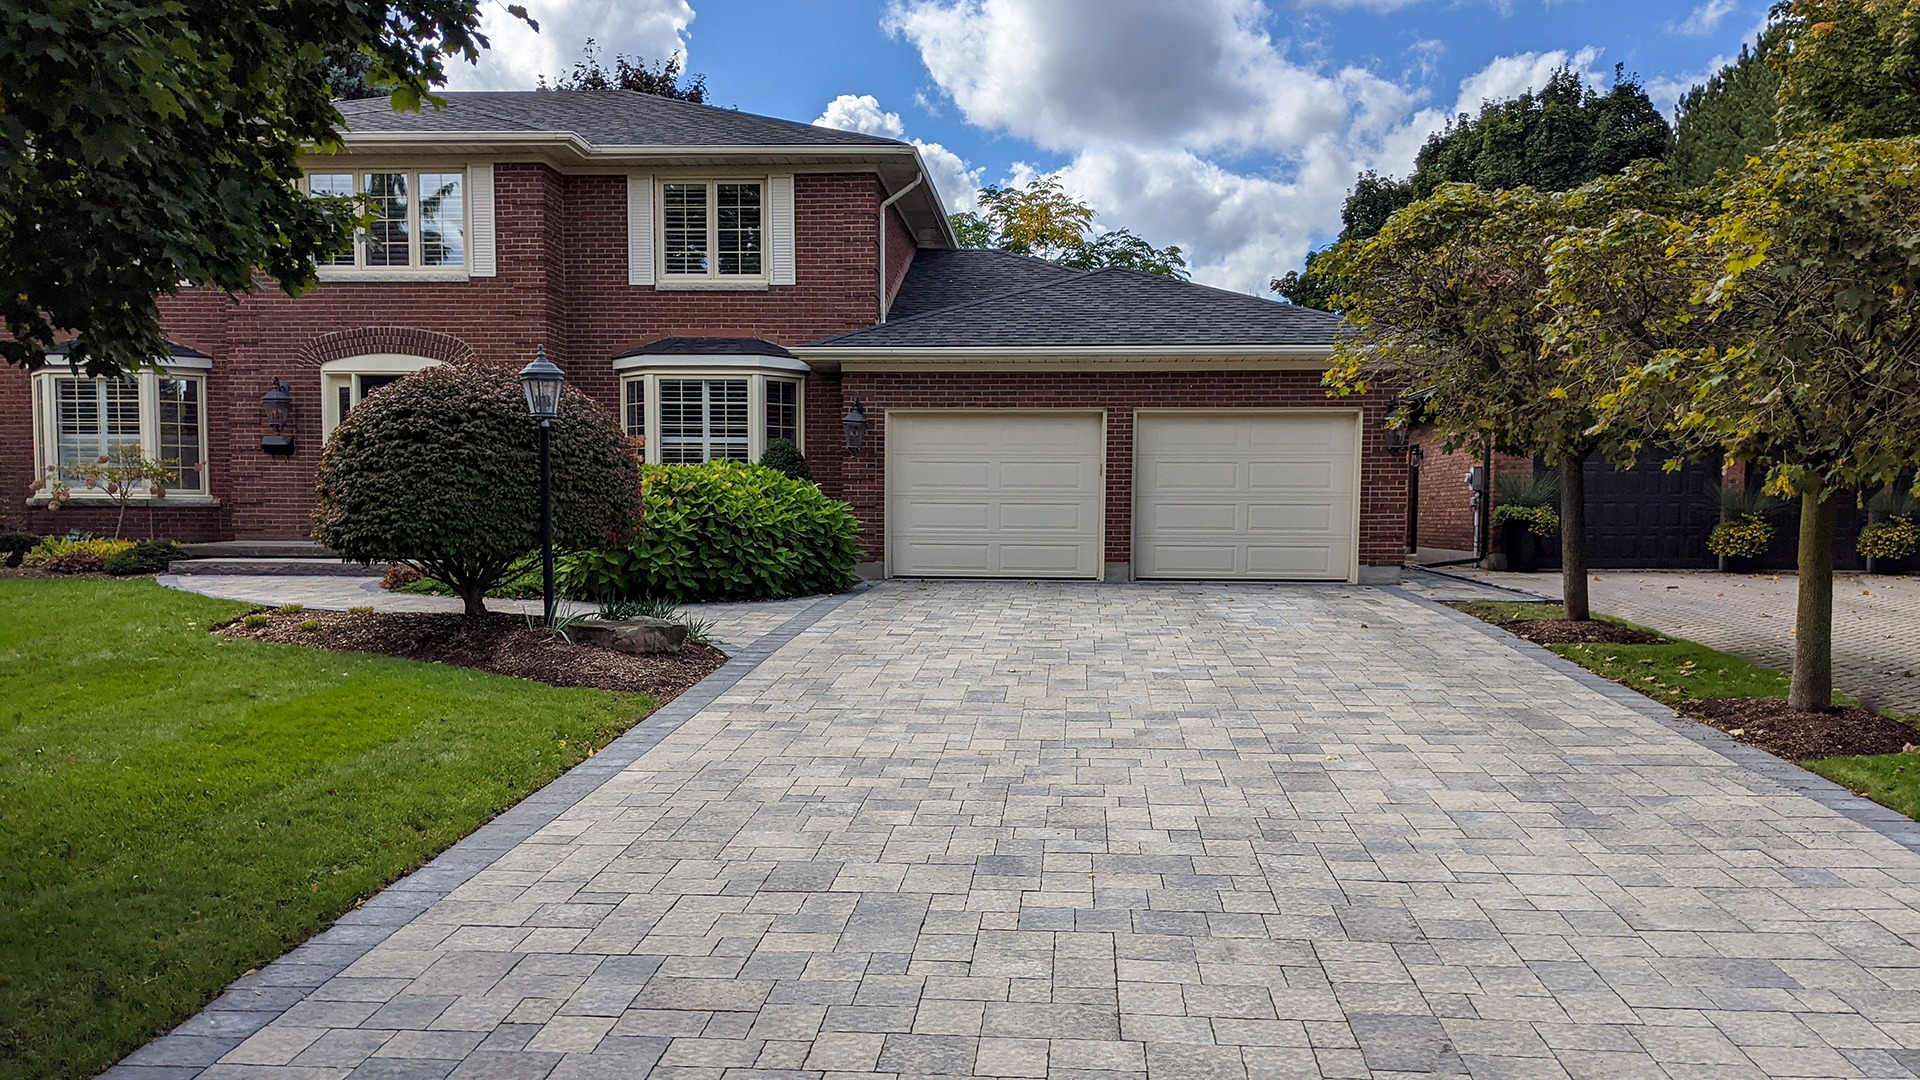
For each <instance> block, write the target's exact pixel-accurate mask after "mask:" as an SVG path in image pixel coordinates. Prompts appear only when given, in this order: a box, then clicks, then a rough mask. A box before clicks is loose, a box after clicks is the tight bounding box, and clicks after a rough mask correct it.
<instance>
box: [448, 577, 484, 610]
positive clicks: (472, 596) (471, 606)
mask: <svg viewBox="0 0 1920 1080" xmlns="http://www.w3.org/2000/svg"><path fill="white" fill-rule="evenodd" d="M454 591H455V592H458V593H459V594H460V600H461V602H462V603H464V604H465V605H466V606H467V610H466V612H465V614H466V615H467V617H468V618H474V617H477V616H480V615H485V614H486V613H487V587H486V586H485V585H465V584H463V585H456V586H454Z"/></svg>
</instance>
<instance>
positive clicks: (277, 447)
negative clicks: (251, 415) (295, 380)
mask: <svg viewBox="0 0 1920 1080" xmlns="http://www.w3.org/2000/svg"><path fill="white" fill-rule="evenodd" d="M260 422H261V423H262V424H265V425H266V426H267V427H269V428H272V429H273V434H271V435H262V436H261V437H260V449H262V450H265V451H266V452H267V453H269V454H276V455H285V454H291V453H293V432H292V428H293V391H292V389H291V388H289V387H288V386H287V384H286V382H285V381H284V380H281V379H275V380H273V385H272V386H271V387H269V388H268V390H267V392H266V393H264V394H262V395H260Z"/></svg>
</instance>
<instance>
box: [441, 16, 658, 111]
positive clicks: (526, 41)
mask: <svg viewBox="0 0 1920 1080" xmlns="http://www.w3.org/2000/svg"><path fill="white" fill-rule="evenodd" d="M526 8H527V13H528V14H529V15H531V16H533V19H534V21H535V22H538V23H539V24H540V30H539V32H538V33H535V32H534V31H533V29H532V28H530V27H529V26H527V24H526V23H524V22H521V21H520V20H519V19H516V18H514V17H513V16H511V15H509V14H507V11H506V5H505V4H503V3H502V4H494V3H489V4H482V5H481V6H480V10H481V12H482V15H481V30H482V32H484V33H485V34H486V35H487V37H488V38H490V39H491V41H492V46H491V47H490V48H488V49H487V50H486V51H485V52H483V53H481V54H480V62H479V63H478V64H474V65H467V64H455V65H452V66H451V68H450V69H449V76H450V77H449V79H448V80H447V89H449V90H531V89H533V86H534V82H535V80H536V79H538V78H539V77H540V76H542V75H545V76H546V77H547V78H548V80H549V81H551V80H552V79H553V77H554V76H557V75H559V74H561V73H562V72H564V71H567V70H568V69H570V68H572V67H573V64H574V61H576V60H578V59H580V50H581V48H582V47H583V46H584V45H585V44H586V42H587V39H588V38H592V39H594V41H595V42H597V43H598V44H599V46H600V55H601V58H602V61H603V62H605V61H607V60H610V59H611V58H612V57H613V56H614V55H615V54H617V53H628V54H634V55H638V56H642V57H645V58H646V59H647V60H650V61H655V62H657V61H661V60H664V59H666V58H667V57H669V56H672V55H673V54H674V53H676V52H677V53H680V54H681V55H683V56H684V55H685V54H686V52H687V27H688V26H689V25H690V24H691V23H692V22H693V18H694V15H693V7H692V5H691V4H689V3H688V0H526Z"/></svg>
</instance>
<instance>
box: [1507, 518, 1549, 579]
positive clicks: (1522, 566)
mask: <svg viewBox="0 0 1920 1080" xmlns="http://www.w3.org/2000/svg"><path fill="white" fill-rule="evenodd" d="M1500 543H1501V546H1502V547H1504V548H1506V551H1507V569H1509V570H1512V571H1514V572H1515V573H1520V574H1535V573H1539V571H1540V537H1538V536H1536V535H1534V533H1533V530H1531V529H1529V528H1527V526H1526V524H1525V523H1524V522H1519V521H1503V522H1501V523H1500Z"/></svg>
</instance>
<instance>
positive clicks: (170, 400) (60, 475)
mask: <svg viewBox="0 0 1920 1080" xmlns="http://www.w3.org/2000/svg"><path fill="white" fill-rule="evenodd" d="M206 401H207V380H206V377H205V373H204V371H201V370H195V369H189V370H174V371H164V372H163V371H155V370H152V369H147V370H143V371H137V372H134V373H131V374H128V375H121V376H118V377H115V378H103V379H95V378H89V377H87V376H84V375H76V374H73V373H72V372H71V371H70V370H68V369H64V368H60V367H53V368H49V369H47V370H42V371H39V372H36V373H35V374H34V377H33V427H34V451H35V456H36V457H37V458H38V462H37V469H38V471H39V473H40V475H43V476H47V475H51V476H52V477H54V478H57V479H59V480H61V481H62V482H64V483H66V484H68V485H69V492H70V497H72V498H74V499H87V498H102V499H104V498H107V497H108V495H107V493H106V492H105V491H104V490H101V489H88V488H86V487H84V486H83V485H82V483H81V480H82V475H81V474H82V472H83V471H84V469H85V467H86V466H88V465H91V464H94V463H97V462H99V461H101V460H102V459H103V458H112V457H114V456H115V455H116V454H117V453H118V452H120V451H121V450H122V449H123V448H125V449H128V450H134V451H138V452H139V453H140V454H141V455H142V456H144V457H147V458H149V459H152V460H155V461H163V462H167V463H169V468H170V469H171V475H170V476H169V477H168V479H167V480H166V481H165V487H166V492H167V493H168V494H183V495H205V494H206V493H207V491H208V487H207V468H206V461H207V421H206ZM149 494H150V493H149V492H147V491H144V490H142V491H136V492H135V493H134V495H135V497H136V498H145V497H147V495H149Z"/></svg>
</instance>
